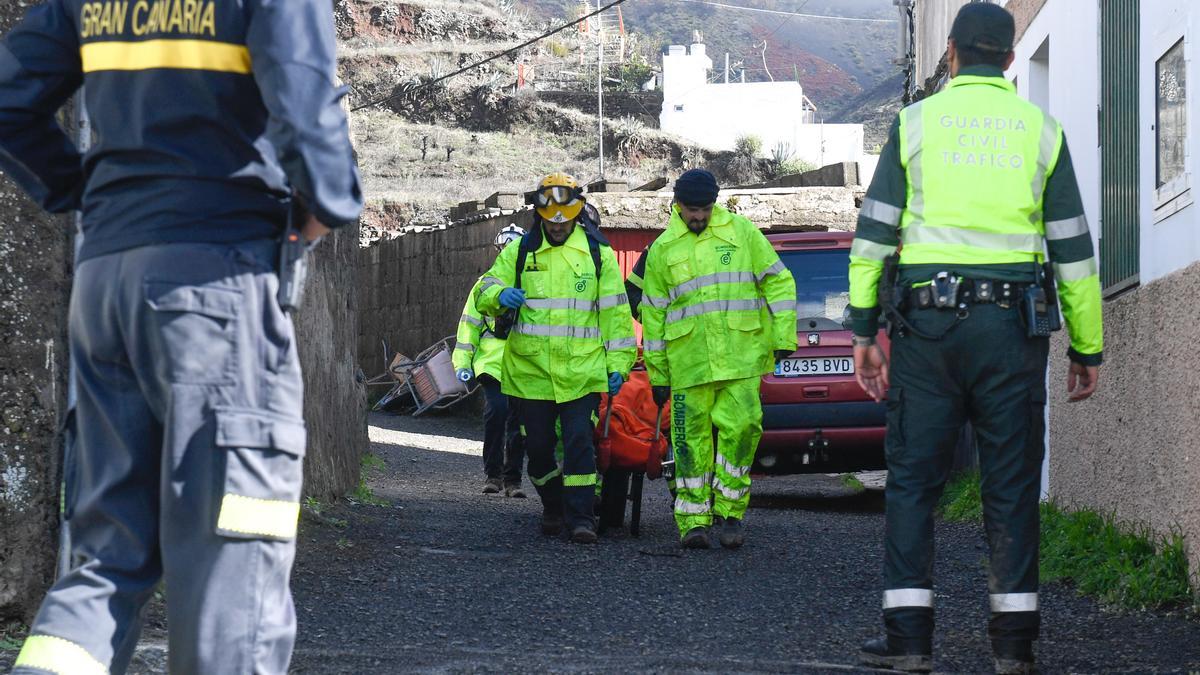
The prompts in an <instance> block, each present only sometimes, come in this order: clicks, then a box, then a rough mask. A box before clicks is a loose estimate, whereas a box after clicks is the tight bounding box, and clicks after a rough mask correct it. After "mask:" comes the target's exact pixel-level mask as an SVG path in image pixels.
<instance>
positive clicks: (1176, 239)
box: [917, 0, 1200, 581]
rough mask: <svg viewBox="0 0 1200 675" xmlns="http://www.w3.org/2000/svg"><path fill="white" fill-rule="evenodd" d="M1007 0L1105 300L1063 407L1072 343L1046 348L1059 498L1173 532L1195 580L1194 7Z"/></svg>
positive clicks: (1023, 89) (1198, 509)
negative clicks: (1097, 350) (1078, 388)
mask: <svg viewBox="0 0 1200 675" xmlns="http://www.w3.org/2000/svg"><path fill="white" fill-rule="evenodd" d="M933 1H935V2H936V0H933ZM941 1H942V2H946V1H947V0H941ZM949 1H950V2H954V3H957V4H960V3H958V0H949ZM927 2H930V0H917V3H918V4H917V8H918V9H920V7H921V4H923V3H927ZM1000 4H1003V5H1004V6H1005V7H1006V8H1008V9H1009V10H1010V11H1011V12H1012V13H1013V15H1014V16H1015V17H1016V19H1017V35H1018V40H1017V45H1016V48H1015V50H1014V51H1015V53H1016V60H1015V62H1014V64H1013V66H1012V68H1011V69H1010V70H1009V71H1008V73H1007V76H1008V77H1009V79H1011V80H1013V81H1014V82H1015V83H1016V85H1017V91H1018V92H1019V93H1020V94H1021V95H1022V96H1025V97H1026V98H1028V99H1029V100H1030V101H1032V102H1034V103H1036V104H1038V105H1039V106H1042V107H1043V108H1044V109H1045V110H1047V111H1048V112H1049V113H1050V114H1052V115H1053V116H1054V117H1055V118H1057V119H1058V120H1059V121H1060V122H1061V123H1062V126H1063V129H1064V131H1065V132H1066V136H1067V140H1068V142H1069V144H1070V150H1071V158H1072V163H1073V165H1074V168H1075V174H1076V177H1077V179H1078V181H1079V187H1080V192H1081V193H1082V196H1083V203H1084V209H1085V211H1086V212H1087V217H1088V221H1089V223H1090V225H1091V230H1092V237H1093V239H1094V241H1095V242H1096V244H1097V249H1096V250H1097V255H1098V258H1099V262H1100V276H1101V283H1102V286H1103V289H1104V298H1105V302H1104V314H1105V320H1104V333H1105V335H1104V338H1105V350H1104V356H1105V364H1104V366H1102V367H1101V369H1100V373H1101V377H1100V388H1099V392H1098V394H1097V395H1096V396H1094V397H1093V398H1092V399H1091V400H1089V401H1086V402H1084V403H1076V404H1071V403H1067V402H1066V400H1065V398H1066V397H1065V395H1063V391H1062V388H1063V380H1064V379H1065V372H1066V362H1065V361H1066V360H1065V358H1064V357H1063V355H1062V353H1061V352H1062V351H1065V349H1066V343H1065V339H1063V336H1059V337H1058V338H1056V342H1055V346H1054V349H1053V350H1052V363H1051V369H1050V380H1049V382H1050V453H1049V456H1050V464H1051V467H1050V468H1051V471H1050V485H1049V488H1050V490H1049V492H1050V496H1051V498H1052V499H1055V500H1057V501H1059V502H1060V503H1064V504H1067V505H1070V506H1077V507H1087V508H1091V509H1094V510H1096V511H1099V512H1101V513H1114V514H1116V515H1117V516H1118V517H1119V518H1121V519H1123V520H1126V521H1129V522H1135V523H1146V524H1149V525H1150V526H1152V527H1153V528H1155V529H1156V530H1158V531H1159V532H1169V531H1171V530H1172V529H1176V528H1177V529H1178V531H1181V532H1182V533H1183V535H1184V538H1185V543H1186V545H1187V548H1188V553H1189V558H1190V561H1191V565H1192V572H1193V574H1196V575H1197V577H1196V578H1197V580H1198V581H1200V492H1197V491H1196V489H1195V486H1196V485H1197V484H1200V450H1198V448H1200V371H1197V369H1196V368H1195V365H1194V362H1195V357H1194V353H1195V346H1196V344H1197V343H1198V342H1200V305H1198V304H1197V301H1196V298H1197V297H1200V207H1198V206H1197V205H1196V204H1195V203H1194V195H1193V194H1192V192H1191V183H1192V176H1193V175H1200V134H1198V133H1197V132H1196V128H1197V127H1196V125H1197V123H1198V121H1200V92H1197V91H1196V87H1195V85H1194V84H1193V83H1194V82H1196V81H1197V76H1196V75H1193V74H1191V73H1189V71H1190V70H1192V69H1193V68H1194V66H1195V64H1197V63H1200V41H1198V40H1197V38H1200V3H1198V2H1196V1H1195V0H1127V1H1124V2H1108V1H1101V0H1005V1H1003V2H1001V3H1000ZM1134 448H1138V450H1136V451H1135V450H1134Z"/></svg>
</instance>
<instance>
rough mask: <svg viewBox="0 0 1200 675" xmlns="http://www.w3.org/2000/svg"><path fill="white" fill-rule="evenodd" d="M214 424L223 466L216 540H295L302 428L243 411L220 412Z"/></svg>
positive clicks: (301, 476) (286, 419)
mask: <svg viewBox="0 0 1200 675" xmlns="http://www.w3.org/2000/svg"><path fill="white" fill-rule="evenodd" d="M216 418H217V439H216V446H217V450H218V451H220V452H223V453H224V462H225V471H224V477H225V480H224V489H223V490H222V494H221V506H220V512H219V515H218V516H217V528H216V531H217V534H219V535H221V536H224V537H232V538H235V539H270V540H276V541H288V540H291V539H294V538H295V537H296V523H297V521H298V520H299V516H300V490H301V487H302V483H303V479H304V462H303V460H304V446H305V440H306V433H305V429H304V422H303V421H302V420H299V419H295V418H290V417H284V416H282V415H276V414H274V413H269V412H265V411H262V410H248V409H242V408H217V409H216Z"/></svg>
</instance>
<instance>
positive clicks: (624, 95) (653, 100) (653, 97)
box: [537, 90, 663, 129]
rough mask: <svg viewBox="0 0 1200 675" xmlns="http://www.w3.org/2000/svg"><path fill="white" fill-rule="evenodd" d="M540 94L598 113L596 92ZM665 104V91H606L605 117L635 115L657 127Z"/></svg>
mask: <svg viewBox="0 0 1200 675" xmlns="http://www.w3.org/2000/svg"><path fill="white" fill-rule="evenodd" d="M537 97H538V98H539V99H541V100H543V101H546V102H548V103H553V104H555V105H558V106H562V107H564V108H573V109H575V110H579V111H580V112H585V113H588V114H589V115H595V114H596V92H594V91H539V92H538V94H537ZM662 105H663V93H662V90H657V91H639V92H637V93H632V92H607V91H606V92H604V117H605V119H607V120H610V121H611V120H615V119H620V118H623V117H632V118H634V119H636V120H637V121H639V122H641V123H642V124H645V125H646V126H647V127H650V128H651V129H657V128H658V116H659V114H661V113H662Z"/></svg>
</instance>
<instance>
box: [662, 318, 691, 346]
mask: <svg viewBox="0 0 1200 675" xmlns="http://www.w3.org/2000/svg"><path fill="white" fill-rule="evenodd" d="M695 327H696V317H693V316H689V317H687V318H685V319H678V320H676V321H672V322H670V323H668V324H667V325H666V327H665V328H663V339H664V340H674V339H676V338H681V337H683V336H684V335H687V334H688V333H691V332H692V329H694V328H695Z"/></svg>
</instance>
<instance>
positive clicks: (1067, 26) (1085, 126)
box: [1005, 0, 1100, 498]
mask: <svg viewBox="0 0 1200 675" xmlns="http://www.w3.org/2000/svg"><path fill="white" fill-rule="evenodd" d="M1098 21H1099V16H1098V14H1097V7H1096V3H1094V2H1079V0H1049V1H1048V2H1047V3H1046V4H1045V6H1044V7H1042V10H1041V12H1039V13H1038V15H1037V17H1036V18H1035V19H1034V20H1033V22H1032V23H1030V25H1029V27H1028V28H1027V29H1026V30H1025V33H1024V34H1023V35H1022V36H1021V39H1020V41H1019V42H1018V43H1017V44H1016V45H1015V47H1014V48H1013V53H1014V56H1015V58H1014V59H1013V65H1012V67H1011V68H1009V70H1008V72H1007V73H1005V75H1006V76H1007V77H1008V78H1009V79H1010V80H1013V81H1015V82H1016V85H1017V93H1018V94H1020V95H1021V96H1022V97H1024V98H1026V99H1028V100H1029V101H1031V102H1033V103H1035V104H1036V105H1038V106H1039V107H1041V108H1042V110H1045V111H1046V112H1048V113H1050V115H1052V116H1053V117H1054V118H1055V119H1057V120H1058V122H1059V124H1061V125H1062V127H1063V132H1064V134H1065V135H1066V138H1067V143H1068V146H1069V147H1070V150H1071V162H1072V165H1073V166H1074V168H1075V177H1076V180H1078V182H1079V192H1080V194H1081V196H1082V197H1083V208H1084V212H1085V213H1086V214H1087V218H1088V224H1089V225H1090V227H1091V231H1092V242H1093V244H1094V245H1095V246H1096V250H1097V251H1099V239H1100V150H1099V147H1098V139H1099V129H1098V121H1097V118H1096V106H1097V104H1098V101H1099V100H1100V77H1099V74H1100V62H1099V60H1100V48H1099V30H1098V28H1096V27H1097V26H1098V25H1099V24H1098ZM1061 381H1062V377H1061V375H1060V374H1058V373H1047V386H1054V385H1055V384H1056V383H1059V382H1061ZM1049 414H1050V411H1049V409H1047V411H1046V415H1047V421H1048V418H1049ZM1050 432H1051V429H1050V425H1049V423H1047V425H1046V447H1047V452H1046V458H1045V460H1043V464H1042V497H1043V498H1045V497H1048V496H1049V493H1050V453H1049V450H1048V449H1049V448H1050Z"/></svg>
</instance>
